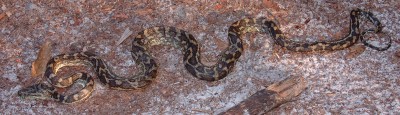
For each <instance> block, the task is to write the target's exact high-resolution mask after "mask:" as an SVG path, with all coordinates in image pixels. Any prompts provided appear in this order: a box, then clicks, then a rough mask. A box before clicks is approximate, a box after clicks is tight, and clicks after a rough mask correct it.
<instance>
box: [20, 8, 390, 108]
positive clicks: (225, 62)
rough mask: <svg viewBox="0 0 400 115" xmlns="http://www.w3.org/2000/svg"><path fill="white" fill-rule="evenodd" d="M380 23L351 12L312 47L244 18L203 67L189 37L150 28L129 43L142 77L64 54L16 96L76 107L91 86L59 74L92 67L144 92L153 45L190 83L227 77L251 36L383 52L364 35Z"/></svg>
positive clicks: (108, 80) (289, 44) (152, 73)
mask: <svg viewBox="0 0 400 115" xmlns="http://www.w3.org/2000/svg"><path fill="white" fill-rule="evenodd" d="M361 17H365V18H367V19H368V20H369V21H370V22H372V23H373V24H374V26H375V29H374V30H367V31H364V32H361V31H360V28H359V26H360V20H361V19H362V18H361ZM381 29H382V26H381V23H380V22H379V20H378V19H377V18H375V17H374V16H373V15H372V13H370V12H366V11H362V10H359V9H356V10H352V11H351V12H350V31H349V34H348V35H346V36H345V37H343V38H342V39H339V40H336V41H319V42H312V43H303V42H294V41H291V40H289V39H288V38H285V36H284V35H283V32H282V31H281V30H279V28H278V26H277V25H276V24H275V23H274V22H272V21H269V20H267V19H265V18H246V19H243V20H240V21H237V22H234V23H233V24H232V25H231V26H230V27H229V30H228V41H229V46H228V48H227V49H226V50H225V51H223V52H222V54H221V56H220V59H219V60H218V62H217V63H216V64H215V65H213V66H206V65H204V64H202V63H201V62H200V47H199V44H198V42H197V41H196V39H195V38H194V37H193V35H191V34H189V33H188V32H186V31H183V30H180V29H177V28H175V27H153V28H149V29H146V30H144V31H142V32H140V33H138V35H137V36H136V37H135V38H134V39H133V42H132V51H131V53H132V57H133V59H134V60H135V62H137V63H138V64H139V66H141V72H140V73H139V74H137V75H134V76H132V77H129V78H124V77H119V76H117V75H116V74H114V73H113V72H112V71H111V70H110V69H109V67H108V66H107V65H106V63H105V62H104V61H103V60H102V59H100V58H99V57H97V56H96V55H94V54H91V53H88V52H81V53H74V54H62V55H58V56H56V57H54V58H52V59H51V60H50V61H49V62H48V63H47V69H46V71H45V74H44V76H45V77H46V78H47V82H44V83H40V84H36V85H33V86H30V87H27V88H24V89H22V90H20V91H19V92H18V95H19V96H20V97H25V98H40V99H53V100H57V101H60V102H62V103H74V102H78V101H80V100H84V99H86V98H87V97H89V96H90V94H91V92H92V91H93V89H94V88H93V87H94V81H93V79H92V77H91V76H88V75H87V74H86V73H78V74H75V75H73V76H72V77H68V78H58V77H56V74H57V71H58V69H60V68H61V67H64V66H82V65H86V66H91V67H93V68H94V70H95V72H96V74H97V77H98V78H99V79H100V81H101V82H102V83H103V84H105V85H106V86H108V87H111V88H113V89H120V90H131V89H138V88H142V87H144V86H147V85H148V84H150V83H151V81H152V80H153V79H154V78H155V77H156V75H157V68H158V66H157V63H156V61H155V60H154V58H153V57H152V56H151V55H150V54H149V53H148V50H147V49H148V48H150V47H151V46H153V45H160V44H163V45H173V46H176V47H179V48H180V49H181V51H182V53H183V55H184V56H183V61H184V63H185V67H186V69H187V70H188V72H189V73H190V74H192V75H193V76H194V77H196V78H198V79H201V80H206V81H216V80H219V79H222V78H224V77H226V76H227V75H228V74H229V73H230V72H231V71H232V68H233V67H234V65H235V62H236V61H237V60H238V59H239V57H240V56H241V54H242V53H243V44H242V39H240V38H241V36H242V35H243V34H246V33H249V32H265V33H269V34H270V35H271V37H272V39H273V40H274V42H275V44H277V45H279V46H281V47H283V48H285V49H287V50H290V51H295V52H313V51H314V52H315V51H335V50H342V49H345V48H347V47H350V46H352V45H353V44H355V43H356V42H357V41H358V39H361V41H362V42H363V43H364V44H365V45H366V46H368V47H370V48H372V49H375V50H379V51H383V50H387V49H388V48H389V47H390V43H391V42H389V44H388V45H387V47H383V48H380V47H376V46H373V45H371V44H369V43H368V42H366V41H365V40H363V38H362V37H363V35H364V34H366V33H367V32H371V31H373V32H380V31H381ZM74 83H80V84H81V85H82V86H83V89H82V90H80V91H78V92H76V93H74V94H70V95H62V94H59V93H58V92H57V91H56V90H55V89H56V88H63V87H68V86H70V85H72V84H74Z"/></svg>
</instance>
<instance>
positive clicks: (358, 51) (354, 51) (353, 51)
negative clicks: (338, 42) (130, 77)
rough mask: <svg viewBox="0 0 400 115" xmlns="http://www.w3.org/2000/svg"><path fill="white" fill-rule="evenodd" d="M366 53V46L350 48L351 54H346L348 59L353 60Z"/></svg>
mask: <svg viewBox="0 0 400 115" xmlns="http://www.w3.org/2000/svg"><path fill="white" fill-rule="evenodd" d="M364 51H365V46H364V45H355V46H353V47H350V51H349V53H347V54H346V57H345V58H346V59H351V58H354V57H357V56H359V55H361V53H363V52H364Z"/></svg>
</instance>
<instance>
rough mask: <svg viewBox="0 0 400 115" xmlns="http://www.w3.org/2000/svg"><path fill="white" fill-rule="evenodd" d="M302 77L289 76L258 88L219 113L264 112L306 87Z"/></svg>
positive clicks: (289, 98)
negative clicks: (247, 96) (260, 88)
mask: <svg viewBox="0 0 400 115" xmlns="http://www.w3.org/2000/svg"><path fill="white" fill-rule="evenodd" d="M306 85H307V83H306V81H305V80H304V78H303V77H290V78H287V79H285V80H283V81H280V82H278V83H274V84H272V85H270V86H268V87H267V88H266V89H263V90H260V91H258V92H256V93H255V94H253V95H252V96H250V97H249V98H247V99H246V100H244V101H242V102H240V103H239V104H238V105H236V106H234V107H232V108H230V109H228V110H227V111H225V112H222V113H220V114H219V115H243V114H250V115H255V114H258V115H259V114H265V113H266V112H268V111H270V110H272V109H274V108H276V107H278V106H279V105H281V104H283V103H286V102H288V101H290V100H291V99H292V98H294V97H296V96H297V95H299V94H300V93H301V92H302V91H303V90H305V88H306Z"/></svg>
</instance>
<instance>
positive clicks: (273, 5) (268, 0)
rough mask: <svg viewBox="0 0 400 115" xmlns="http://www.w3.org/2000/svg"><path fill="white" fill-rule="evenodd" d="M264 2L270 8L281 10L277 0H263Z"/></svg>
mask: <svg viewBox="0 0 400 115" xmlns="http://www.w3.org/2000/svg"><path fill="white" fill-rule="evenodd" d="M263 3H264V5H265V6H266V7H268V8H272V9H274V10H276V11H279V10H280V8H279V5H278V4H277V3H276V2H274V1H273V0H263Z"/></svg>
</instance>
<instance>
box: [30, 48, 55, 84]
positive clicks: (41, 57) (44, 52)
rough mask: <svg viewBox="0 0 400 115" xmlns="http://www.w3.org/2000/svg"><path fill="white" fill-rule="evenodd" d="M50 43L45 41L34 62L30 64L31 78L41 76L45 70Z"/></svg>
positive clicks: (49, 53)
mask: <svg viewBox="0 0 400 115" xmlns="http://www.w3.org/2000/svg"><path fill="white" fill-rule="evenodd" d="M51 49H52V48H51V42H50V41H46V43H44V44H43V45H42V47H41V48H40V50H39V53H38V56H37V58H36V60H35V61H34V62H33V63H32V70H31V72H32V77H38V76H39V75H42V74H43V73H44V71H45V69H46V64H47V61H48V60H50V57H51Z"/></svg>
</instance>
